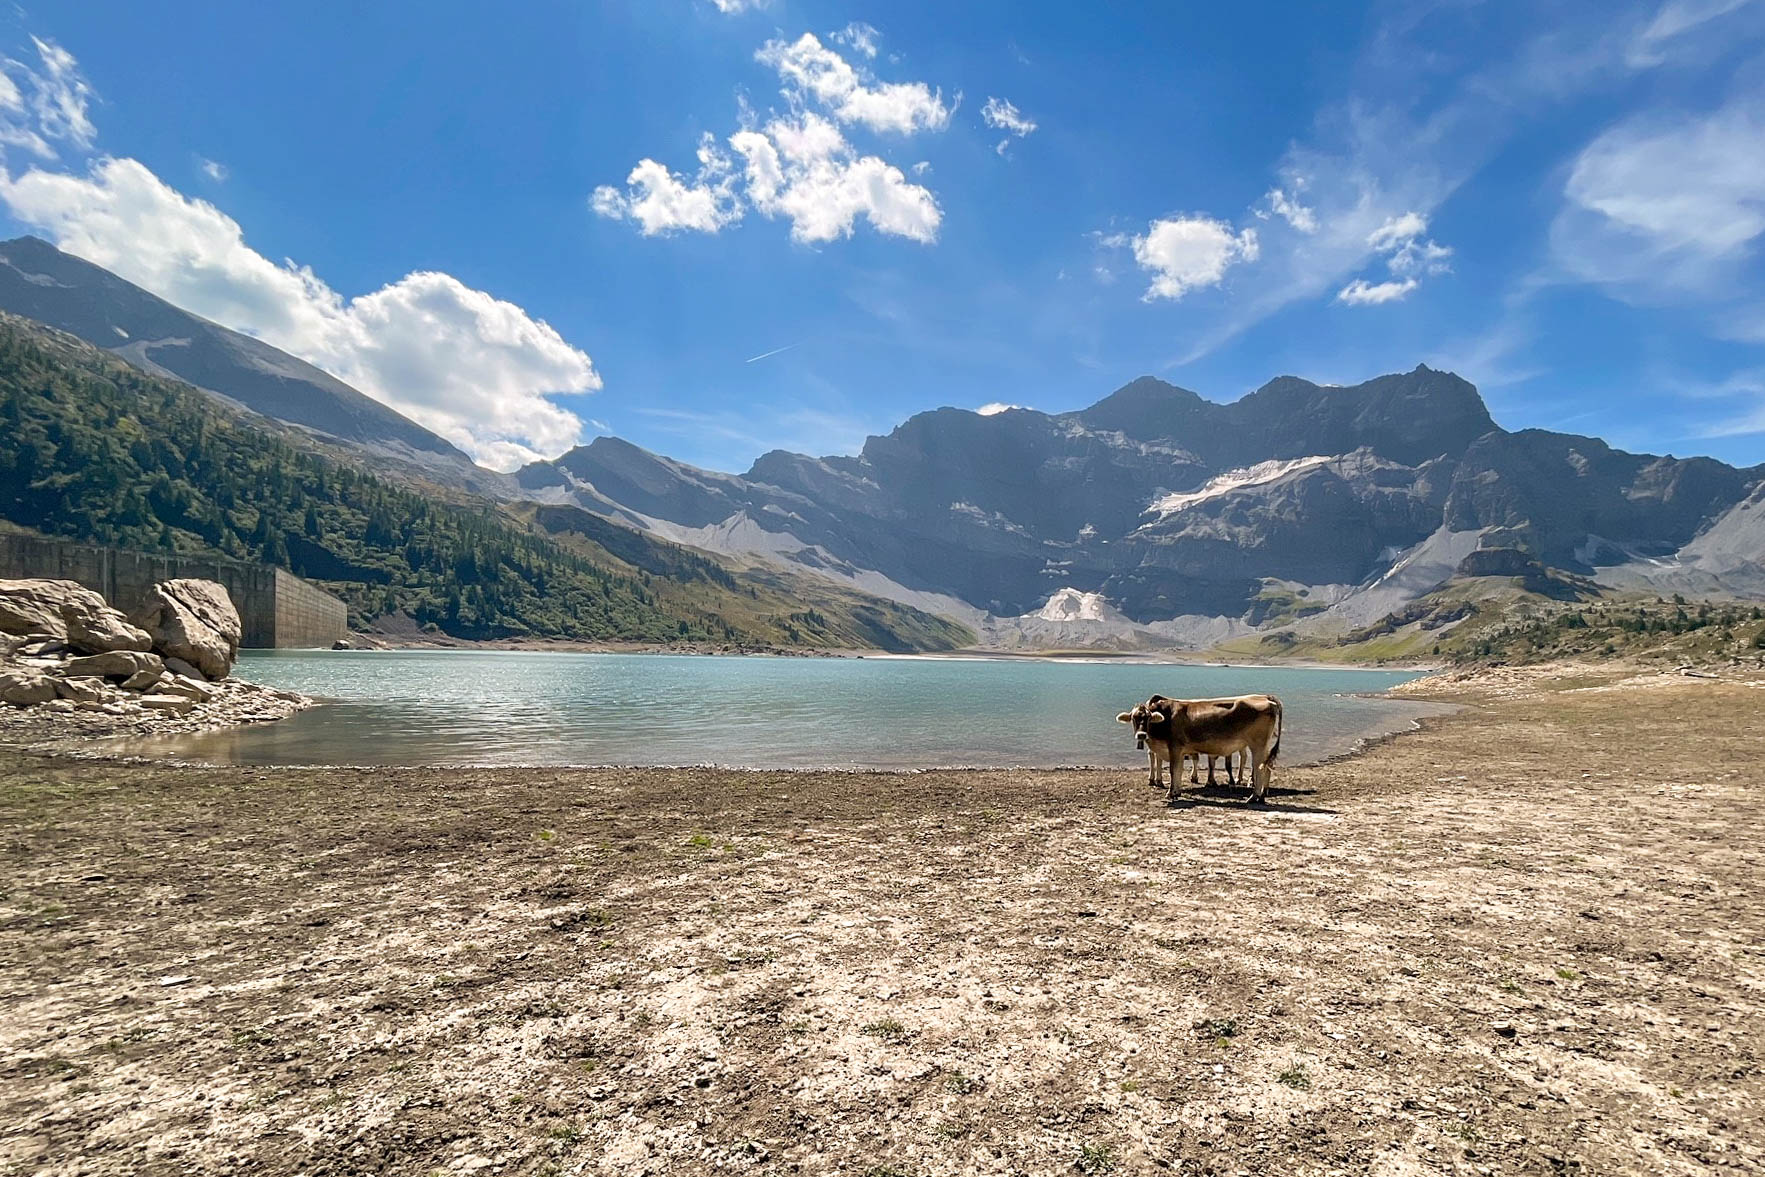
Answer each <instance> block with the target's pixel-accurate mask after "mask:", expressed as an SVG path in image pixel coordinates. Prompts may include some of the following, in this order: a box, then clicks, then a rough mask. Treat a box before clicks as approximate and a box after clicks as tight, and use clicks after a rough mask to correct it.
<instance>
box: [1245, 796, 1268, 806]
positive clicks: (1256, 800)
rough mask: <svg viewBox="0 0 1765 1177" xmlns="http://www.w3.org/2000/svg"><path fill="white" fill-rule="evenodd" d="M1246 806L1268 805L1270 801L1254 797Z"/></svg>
mask: <svg viewBox="0 0 1765 1177" xmlns="http://www.w3.org/2000/svg"><path fill="white" fill-rule="evenodd" d="M1246 804H1248V805H1267V804H1268V801H1267V800H1266V799H1264V798H1262V797H1257V796H1255V795H1252V796H1251V798H1250V800H1249V801H1248V802H1246Z"/></svg>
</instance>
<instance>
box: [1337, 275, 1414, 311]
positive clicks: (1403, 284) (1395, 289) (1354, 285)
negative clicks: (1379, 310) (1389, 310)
mask: <svg viewBox="0 0 1765 1177" xmlns="http://www.w3.org/2000/svg"><path fill="white" fill-rule="evenodd" d="M1420 285H1421V283H1420V282H1418V281H1417V280H1416V279H1414V278H1404V279H1401V280H1395V279H1394V280H1392V281H1390V282H1378V283H1372V282H1368V281H1367V280H1366V279H1365V278H1356V279H1355V280H1354V281H1353V282H1350V283H1349V284H1348V285H1347V286H1344V287H1343V288H1342V289H1341V290H1339V291H1337V292H1336V301H1337V302H1345V303H1347V304H1348V305H1349V306H1377V305H1378V304H1380V303H1382V302H1396V301H1397V300H1398V299H1400V298H1403V297H1404V296H1405V295H1407V294H1409V292H1410V291H1412V290H1414V289H1415V288H1416V287H1417V286H1420Z"/></svg>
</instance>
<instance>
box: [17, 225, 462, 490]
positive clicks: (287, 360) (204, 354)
mask: <svg viewBox="0 0 1765 1177" xmlns="http://www.w3.org/2000/svg"><path fill="white" fill-rule="evenodd" d="M0 310H5V311H10V312H11V313H13V314H15V315H21V316H23V317H24V318H27V319H34V320H36V321H37V322H39V323H45V324H47V325H49V326H51V327H54V328H56V329H58V330H61V331H65V332H67V333H68V334H69V335H74V336H77V337H79V338H80V339H83V340H85V341H86V342H87V343H90V344H92V345H93V346H95V347H100V348H103V349H105V350H106V351H109V352H112V353H114V354H115V355H117V356H119V357H120V358H122V359H124V360H127V361H128V362H129V363H131V364H133V365H135V366H136V367H138V368H142V369H144V370H146V371H148V372H151V373H153V374H154V375H156V376H170V377H174V378H176V379H178V380H182V381H184V382H185V383H186V384H191V385H194V386H196V387H197V388H200V389H202V390H203V391H205V392H208V393H211V394H213V395H216V396H219V397H221V398H222V399H224V400H227V401H229V402H232V403H235V404H239V405H243V406H244V407H245V408H247V409H250V410H252V411H253V412H256V413H261V414H262V415H264V416H266V417H270V418H273V419H275V420H277V421H281V422H283V423H285V424H289V425H296V426H299V427H301V428H303V429H307V430H311V431H313V432H315V433H318V434H321V435H323V436H325V437H326V438H329V439H332V440H335V441H338V442H342V443H345V444H346V445H351V446H353V447H356V448H362V449H367V450H370V451H373V452H376V453H379V454H383V455H386V456H391V457H397V458H400V459H403V460H406V461H410V462H412V463H414V464H416V465H418V466H421V467H424V468H426V469H429V470H431V471H435V472H440V473H446V474H453V475H456V476H464V475H466V474H468V473H470V472H472V471H474V470H475V469H476V468H475V467H474V466H473V465H472V461H471V459H470V458H468V457H467V456H466V455H465V454H464V453H462V452H460V450H458V449H456V448H455V447H454V446H453V445H451V444H449V443H448V442H447V441H444V440H443V439H442V438H440V437H438V436H436V435H435V434H433V433H431V432H430V431H429V430H427V429H424V428H423V427H422V426H421V425H418V424H417V423H416V422H414V421H411V420H409V419H407V418H405V417H403V416H401V415H399V414H398V413H396V412H394V411H393V410H391V409H389V408H387V407H386V406H385V405H383V404H381V403H380V402H379V401H377V400H374V399H373V398H372V397H369V396H367V395H365V394H363V393H361V392H358V391H357V390H356V389H354V388H351V387H350V386H349V385H347V384H345V383H343V381H341V380H338V379H337V378H336V377H334V376H332V375H330V374H329V373H327V372H323V371H321V370H320V369H318V368H315V367H314V366H313V365H311V364H309V363H307V362H305V361H304V360H299V359H296V358H295V357H293V356H291V355H289V354H288V353H287V352H284V351H279V350H277V349H276V348H273V347H271V346H270V345H269V344H267V343H264V342H263V341H262V340H258V339H253V338H252V337H251V336H249V335H242V334H240V333H239V332H237V331H230V330H228V329H227V328H225V327H222V326H220V325H218V324H216V323H211V322H209V321H208V320H207V319H204V318H201V317H199V316H197V315H193V314H190V313H189V312H188V311H183V310H179V309H178V308H177V307H175V306H173V305H172V304H171V303H169V302H166V301H165V300H164V299H162V298H158V297H156V296H155V295H152V294H149V293H148V292H147V291H145V290H143V289H141V288H140V287H139V286H136V285H134V284H133V283H130V282H126V281H124V280H123V279H121V278H119V277H117V276H116V275H115V274H112V273H111V272H110V271H109V270H106V269H103V268H102V267H99V266H95V265H93V264H92V263H90V262H87V261H84V260H82V259H80V258H77V257H74V256H73V255H72V254H67V253H63V252H61V251H60V250H59V249H56V248H55V247H54V246H53V245H50V244H49V243H48V242H46V241H40V240H38V239H37V238H35V237H20V238H17V239H15V240H12V241H6V242H0Z"/></svg>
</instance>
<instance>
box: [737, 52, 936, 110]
mask: <svg viewBox="0 0 1765 1177" xmlns="http://www.w3.org/2000/svg"><path fill="white" fill-rule="evenodd" d="M754 58H755V60H757V61H759V62H760V63H761V64H763V65H768V66H771V67H772V68H773V69H775V70H777V71H778V76H779V77H780V78H781V79H783V81H784V83H785V93H786V95H787V97H790V98H792V99H793V100H794V101H797V102H805V101H808V100H813V101H814V102H816V103H817V104H819V105H820V106H821V107H822V108H823V109H825V110H826V111H827V112H828V113H829V114H831V115H832V116H833V117H834V118H835V119H837V120H838V121H839V122H842V123H859V124H862V125H863V126H865V127H868V128H869V129H870V130H872V131H879V132H893V133H896V134H901V135H911V134H912V133H914V132H915V131H941V130H943V129H944V127H945V126H947V125H948V124H949V122H950V108H949V107H947V106H945V105H944V98H943V92H942V91H939V90H933V89H931V88H930V87H929V86H927V85H926V84H925V83H924V82H878V81H876V80H875V79H874V78H871V77H870V76H869V75H868V74H867V73H863V72H860V71H859V70H857V69H854V68H853V67H852V65H851V64H850V63H849V62H847V61H846V59H845V58H843V57H841V56H840V55H839V54H838V53H835V52H834V51H833V50H831V49H829V48H827V47H826V46H824V45H823V44H822V43H821V42H820V40H819V39H817V38H816V36H815V34H814V33H804V34H803V35H802V36H801V37H798V38H797V39H796V40H795V41H792V42H789V43H787V42H785V41H783V40H776V41H768V42H766V44H765V45H763V46H761V48H760V50H759V52H757V53H756V54H755V55H754Z"/></svg>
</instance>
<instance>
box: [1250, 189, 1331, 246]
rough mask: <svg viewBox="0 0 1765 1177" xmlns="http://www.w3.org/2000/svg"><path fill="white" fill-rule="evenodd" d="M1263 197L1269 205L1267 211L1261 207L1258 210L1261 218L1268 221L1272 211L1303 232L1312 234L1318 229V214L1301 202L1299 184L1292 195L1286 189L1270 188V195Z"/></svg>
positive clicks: (1257, 212) (1257, 213)
mask: <svg viewBox="0 0 1765 1177" xmlns="http://www.w3.org/2000/svg"><path fill="white" fill-rule="evenodd" d="M1263 199H1264V200H1265V201H1267V202H1268V206H1269V207H1268V211H1267V212H1264V211H1263V210H1261V209H1258V210H1256V215H1257V217H1258V218H1259V219H1261V220H1265V221H1266V220H1268V219H1269V216H1270V214H1271V213H1272V214H1273V215H1275V216H1277V217H1280V218H1281V219H1282V220H1283V221H1286V222H1287V223H1288V224H1289V225H1291V226H1293V227H1294V228H1295V229H1298V230H1299V231H1300V232H1301V233H1307V234H1310V233H1316V232H1317V231H1318V216H1317V214H1316V213H1314V212H1313V211H1312V210H1311V209H1309V208H1307V207H1305V205H1303V204H1301V203H1299V192H1298V188H1297V186H1296V187H1295V190H1294V192H1293V194H1292V195H1291V196H1289V195H1288V194H1287V192H1286V190H1285V189H1282V188H1270V189H1269V191H1268V195H1267V196H1265V197H1263Z"/></svg>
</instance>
